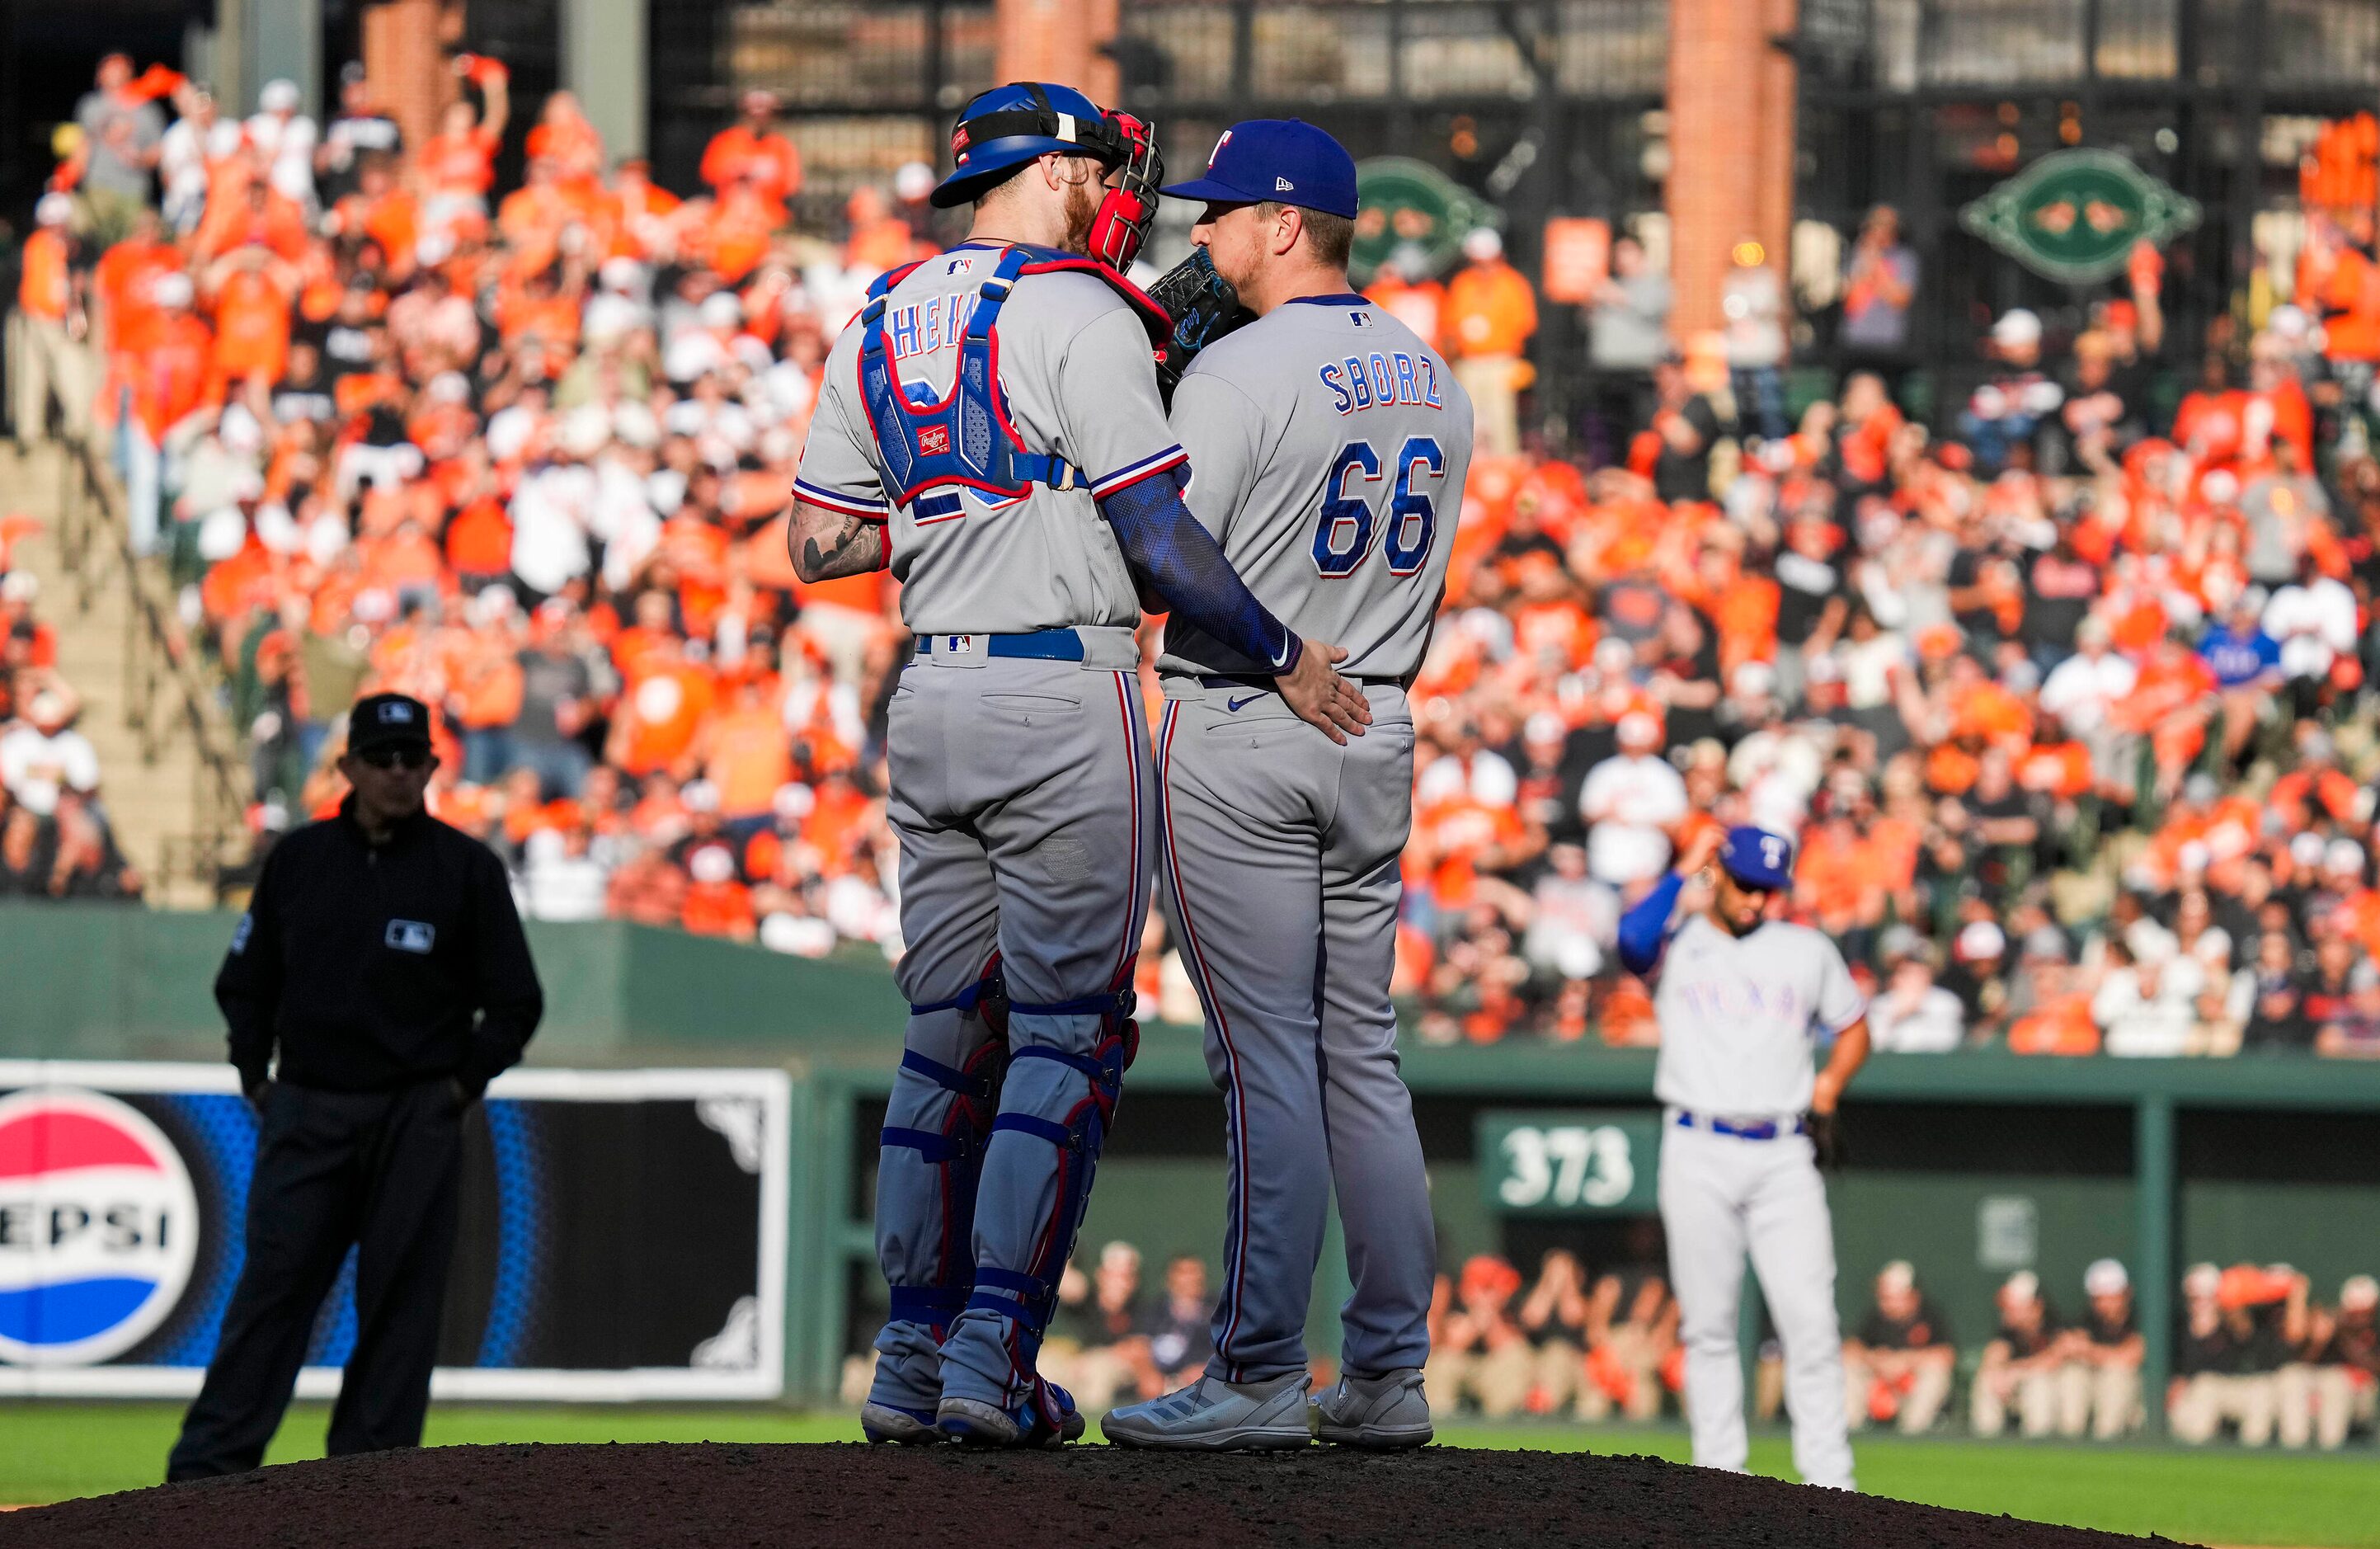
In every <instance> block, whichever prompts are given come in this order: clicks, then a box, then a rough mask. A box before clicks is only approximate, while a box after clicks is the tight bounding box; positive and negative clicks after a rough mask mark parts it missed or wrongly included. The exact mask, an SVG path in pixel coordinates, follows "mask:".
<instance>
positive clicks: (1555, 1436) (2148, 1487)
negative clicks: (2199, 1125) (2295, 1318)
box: [0, 1403, 2380, 1549]
mask: <svg viewBox="0 0 2380 1549" xmlns="http://www.w3.org/2000/svg"><path fill="white" fill-rule="evenodd" d="M180 1418H181V1411H180V1409H179V1408H178V1407H176V1406H173V1405H166V1404H84V1403H52V1404H42V1403H11V1404H0V1502H6V1503H17V1504H29V1503H33V1502H42V1501H55V1500H65V1499H67V1498H69V1497H72V1496H76V1495H92V1494H105V1493H107V1492H109V1491H114V1490H130V1489H138V1488H140V1486H142V1485H146V1484H152V1483H154V1482H157V1480H158V1479H159V1478H160V1477H162V1475H163V1473H164V1461H165V1449H166V1448H167V1447H168V1446H170V1445H172V1443H173V1439H174V1431H175V1427H176V1424H177V1423H178V1422H179V1421H180ZM327 1418H328V1411H327V1410H326V1409H324V1408H323V1407H322V1406H321V1405H299V1406H297V1408H295V1409H292V1410H291V1411H290V1416H289V1421H288V1423H287V1424H285V1425H284V1426H283V1427H282V1430H281V1433H280V1435H279V1436H277V1437H276V1438H274V1440H273V1450H272V1452H271V1454H270V1457H269V1461H271V1462H274V1463H286V1462H294V1461H296V1460H297V1459H299V1458H313V1457H318V1456H320V1454H321V1451H322V1431H323V1427H324V1425H325V1423H326V1422H327ZM858 1435H859V1428H858V1425H857V1423H856V1421H854V1420H853V1419H852V1418H850V1417H849V1416H845V1415H804V1414H794V1413H789V1412H785V1411H783V1410H776V1409H757V1408H735V1409H730V1408H720V1409H602V1408H587V1409H527V1408H519V1409H516V1408H484V1409H465V1408H454V1407H441V1408H439V1409H432V1410H431V1416H430V1434H429V1441H430V1443H431V1445H468V1444H474V1443H488V1442H606V1441H638V1442H692V1441H722V1442H725V1441H734V1442H833V1441H856V1440H857V1439H858ZM1439 1440H1440V1441H1442V1442H1445V1443H1447V1444H1450V1445H1456V1446H1475V1447H1498V1448H1508V1449H1517V1448H1529V1449H1534V1450H1542V1451H1552V1452H1581V1451H1584V1452H1601V1453H1615V1454H1626V1453H1636V1454H1645V1455H1649V1456H1652V1457H1656V1458H1672V1459H1675V1460H1678V1461H1683V1460H1684V1458H1685V1456H1686V1439H1685V1436H1684V1434H1683V1433H1682V1432H1681V1431H1679V1430H1678V1429H1676V1428H1675V1427H1645V1428H1643V1429H1636V1428H1621V1427H1603V1428H1586V1427H1580V1426H1571V1425H1460V1426H1449V1427H1447V1428H1446V1429H1444V1430H1443V1431H1441V1432H1440V1433H1439ZM1857 1445H1858V1451H1859V1472H1860V1484H1861V1487H1862V1488H1864V1489H1865V1490H1868V1491H1870V1492H1872V1493H1874V1494H1880V1495H1894V1496H1899V1497H1900V1498H1902V1499H1904V1500H1913V1501H1925V1502H1929V1503H1931V1504H1933V1505H1936V1506H1957V1507H1960V1508H1961V1509H1963V1510H1968V1511H1983V1512H1990V1513H1994V1514H1998V1513H2001V1512H2006V1513H2007V1514H2009V1515H2010V1516H2012V1517H2021V1518H2032V1519H2036V1520H2041V1521H2048V1522H2064V1523H2070V1524H2072V1525H2075V1526H2078V1527H2091V1528H2106V1529H2109V1530H2111V1531H2118V1532H2128V1533H2152V1532H2155V1533H2162V1534H2164V1535H2165V1536H2167V1537H2168V1538H2174V1539H2181V1540H2185V1541H2188V1542H2193V1543H2224V1544H2285V1545H2293V1546H2321V1549H2380V1510H2375V1509H2374V1502H2375V1501H2380V1468H2375V1461H2374V1458H2373V1456H2372V1453H2371V1450H2370V1448H2369V1447H2368V1446H2367V1445H2361V1444H2359V1445H2357V1446H2355V1447H2353V1448H2351V1449H2350V1451H2348V1452H2346V1453H2344V1454H2341V1455H2338V1456H2336V1457H2308V1456H2304V1455H2300V1454H2287V1453H2274V1452H2259V1453H2249V1452H2240V1451H2238V1450H2236V1449H2226V1448H2219V1447H2218V1448H2214V1449H2211V1450H2207V1451H2186V1450H2183V1449H2180V1448H2165V1447H2154V1446H2126V1447H2117V1446H2091V1445H2033V1444H2027V1443H2022V1442H2003V1443H1988V1444H1987V1443H1980V1442H1970V1441H1961V1440H1954V1439H1944V1440H1938V1441H1936V1440H1924V1441H1907V1440H1903V1439H1901V1438H1900V1437H1897V1436H1888V1437H1878V1436H1863V1437H1861V1438H1859V1441H1858V1444H1857ZM1752 1466H1753V1467H1754V1469H1755V1470H1758V1471H1760V1472H1762V1473H1769V1474H1778V1475H1780V1476H1787V1477H1790V1476H1791V1468H1792V1464H1791V1458H1790V1456H1789V1454H1788V1450H1787V1445H1786V1441H1785V1438H1784V1436H1783V1435H1782V1434H1781V1433H1762V1434H1759V1435H1756V1436H1755V1439H1754V1442H1753V1445H1752Z"/></svg>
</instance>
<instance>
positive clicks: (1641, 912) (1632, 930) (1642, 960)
mask: <svg viewBox="0 0 2380 1549" xmlns="http://www.w3.org/2000/svg"><path fill="white" fill-rule="evenodd" d="M1685 885H1686V879H1685V878H1683V877H1682V876H1680V875H1678V873H1677V872H1670V874H1669V875H1668V876H1665V877H1663V878H1662V879H1661V880H1660V881H1659V882H1658V883H1656V884H1653V891H1652V892H1650V893H1647V894H1645V896H1644V898H1643V900H1642V901H1640V902H1639V903H1638V904H1637V906H1636V907H1635V908H1634V909H1630V910H1629V911H1628V912H1627V913H1626V914H1623V915H1621V917H1620V961H1621V966H1622V967H1624V968H1626V969H1627V970H1628V971H1629V972H1631V973H1634V974H1645V973H1650V972H1652V971H1653V965H1655V964H1656V963H1658V962H1659V961H1660V960H1661V948H1662V947H1664V946H1666V945H1669V941H1670V910H1672V909H1676V908H1677V907H1678V892H1679V890H1680V889H1681V888H1682V887H1684V886H1685Z"/></svg>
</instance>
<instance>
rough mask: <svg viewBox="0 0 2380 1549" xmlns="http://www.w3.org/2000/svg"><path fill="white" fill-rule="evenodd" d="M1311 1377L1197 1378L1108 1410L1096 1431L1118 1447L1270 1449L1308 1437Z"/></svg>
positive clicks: (1296, 1444)
mask: <svg viewBox="0 0 2380 1549" xmlns="http://www.w3.org/2000/svg"><path fill="white" fill-rule="evenodd" d="M1312 1382H1313V1379H1312V1378H1310V1377H1308V1376H1307V1375H1306V1374H1305V1372H1290V1373H1288V1374H1287V1375H1285V1376H1280V1377H1275V1378H1273V1379H1272V1380H1271V1381H1269V1382H1262V1383H1227V1382H1225V1381H1223V1380H1222V1379H1221V1378H1220V1377H1207V1376H1202V1377H1200V1378H1199V1379H1198V1380H1197V1381H1196V1382H1195V1383H1192V1384H1190V1385H1189V1386H1188V1387H1185V1388H1183V1389H1181V1390H1180V1391H1178V1392H1175V1393H1169V1394H1167V1395H1166V1396H1165V1397H1162V1398H1151V1399H1149V1400H1148V1401H1147V1402H1146V1403H1141V1404H1133V1405H1129V1406H1127V1407H1125V1408H1123V1409H1111V1410H1110V1411H1108V1414H1107V1416H1106V1418H1104V1419H1103V1420H1101V1421H1099V1430H1100V1432H1101V1433H1103V1434H1104V1435H1105V1436H1106V1437H1107V1439H1108V1440H1109V1441H1111V1442H1113V1443H1114V1444H1115V1445H1118V1446H1141V1447H1159V1448H1166V1449H1170V1450H1172V1451H1177V1452H1274V1451H1280V1450H1284V1449H1287V1448H1291V1447H1301V1446H1305V1445H1307V1444H1308V1443H1310V1442H1312V1441H1313V1440H1314V1433H1313V1432H1312V1431H1311V1430H1310V1429H1309V1428H1308V1423H1307V1420H1306V1413H1305V1409H1306V1404H1305V1394H1306V1389H1307V1388H1308V1387H1309V1386H1311V1385H1312Z"/></svg>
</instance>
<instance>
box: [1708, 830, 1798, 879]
mask: <svg viewBox="0 0 2380 1549" xmlns="http://www.w3.org/2000/svg"><path fill="white" fill-rule="evenodd" d="M1718 863H1719V864H1720V865H1721V866H1723V867H1725V868H1726V869H1727V874H1728V875H1729V876H1730V877H1733V878H1734V879H1735V884H1736V885H1737V886H1738V887H1758V888H1762V889H1765V890H1767V891H1769V892H1772V893H1773V892H1777V891H1779V890H1780V889H1783V888H1787V887H1791V886H1792V885H1793V841H1792V840H1791V839H1789V838H1787V837H1785V835H1782V834H1771V833H1770V832H1769V831H1768V830H1767V829H1766V828H1755V827H1753V826H1752V825H1751V824H1750V823H1745V824H1744V825H1743V826H1742V827H1739V828H1730V829H1729V830H1728V831H1727V842H1726V843H1725V844H1722V845H1721V846H1719V850H1718Z"/></svg>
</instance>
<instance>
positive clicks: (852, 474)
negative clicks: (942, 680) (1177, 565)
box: [794, 244, 1182, 634]
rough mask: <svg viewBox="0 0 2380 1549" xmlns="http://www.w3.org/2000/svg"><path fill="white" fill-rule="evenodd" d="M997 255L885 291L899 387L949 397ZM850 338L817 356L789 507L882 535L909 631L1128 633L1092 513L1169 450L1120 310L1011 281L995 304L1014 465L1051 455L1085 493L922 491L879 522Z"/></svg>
mask: <svg viewBox="0 0 2380 1549" xmlns="http://www.w3.org/2000/svg"><path fill="white" fill-rule="evenodd" d="M1000 253H1001V250H1000V249H999V248H997V247H990V246H984V245H977V244H966V245H962V246H960V247H956V248H953V249H952V250H950V251H949V252H946V253H943V254H942V255H941V256H940V257H938V258H932V259H929V260H927V261H926V262H924V263H922V264H919V265H918V266H917V269H916V270H914V271H913V272H911V273H910V274H908V275H907V276H906V277H905V278H904V279H903V280H902V281H901V283H900V284H899V285H897V286H894V287H892V294H891V295H890V296H889V297H887V298H886V305H885V311H884V335H885V344H886V350H887V353H888V354H889V355H890V357H891V359H892V367H893V370H894V372H896V373H897V374H898V375H899V377H900V380H901V383H902V384H903V386H904V387H905V388H910V389H917V388H923V389H925V390H927V391H929V392H930V393H931V394H932V395H933V396H934V397H936V398H940V397H941V396H943V395H944V394H946V393H947V392H949V391H950V387H951V383H952V379H953V376H954V374H955V373H956V372H957V370H958V360H959V341H960V339H961V337H962V336H963V335H965V330H966V323H967V319H968V318H969V317H970V316H971V315H972V314H973V312H974V309H975V305H976V301H977V297H978V295H979V293H980V291H981V288H982V286H983V283H984V281H986V280H987V279H989V278H990V277H991V274H992V270H993V267H994V265H996V264H997V263H998V262H999V260H1000ZM860 332H861V330H860V326H859V324H858V323H856V322H855V323H853V324H852V325H851V326H850V327H848V328H845V329H844V331H843V335H842V336H841V337H840V338H838V339H836V340H835V343H834V348H833V350H832V352H831V353H830V354H829V355H828V357H827V363H826V367H825V372H826V377H825V383H824V384H823V385H822V386H821V387H820V391H819V400H818V409H817V411H816V413H815V414H814V415H813V416H812V418H811V420H810V433H809V442H808V444H807V445H806V446H805V447H804V448H803V450H802V461H801V467H800V470H799V472H798V474H797V476H796V477H795V481H794V492H795V494H798V495H799V496H800V497H801V498H802V499H804V500H807V501H808V502H810V503H811V504H813V505H817V506H825V507H826V508H827V509H829V510H832V511H841V512H844V513H847V514H850V515H853V516H856V517H859V518H861V519H863V520H866V521H874V522H885V523H888V524H889V525H888V527H887V531H886V534H885V536H886V539H887V541H888V542H889V543H890V545H891V549H892V574H893V575H894V576H895V577H897V578H899V579H900V581H901V583H902V588H901V614H902V617H903V619H904V621H905V622H906V623H907V624H908V626H909V628H911V629H913V630H915V631H917V633H919V634H944V633H964V632H967V631H974V632H977V633H985V634H1021V633H1024V632H1026V631H1028V630H1033V629H1056V628H1067V627H1069V626H1072V625H1078V624H1119V625H1133V624H1137V623H1138V622H1139V620H1140V603H1139V600H1138V597H1137V594H1136V593H1135V591H1134V587H1133V580H1132V573H1131V571H1130V569H1129V568H1128V567H1126V566H1125V564H1124V559H1123V551H1122V550H1121V549H1120V548H1118V547H1117V545H1116V541H1115V535H1114V534H1113V533H1112V532H1111V531H1109V529H1108V525H1107V523H1106V522H1105V521H1104V520H1102V519H1101V518H1100V517H1099V506H1098V504H1097V502H1098V501H1099V499H1102V498H1105V497H1106V496H1108V495H1110V494H1114V493H1115V492H1117V491H1118V490H1121V489H1123V488H1125V487H1127V486H1129V485H1131V484H1132V483H1134V482H1136V481H1138V480H1140V479H1144V478H1147V477H1148V476H1149V475H1150V474H1152V473H1156V472H1158V471H1160V470H1164V469H1167V468H1171V467H1173V466H1174V465H1175V464H1177V463H1179V462H1180V461H1182V449H1181V447H1180V446H1179V445H1177V444H1176V443H1175V441H1174V438H1173V433H1172V431H1171V430H1169V429H1168V428H1167V426H1166V423H1165V406H1164V403H1163V401H1162V400H1161V399H1160V397H1159V396H1158V394H1157V372H1156V369H1155V366H1154V365H1153V363H1152V361H1151V359H1150V354H1149V346H1148V335H1147V332H1146V331H1145V330H1144V328H1143V327H1142V325H1141V322H1140V319H1139V318H1138V317H1137V316H1136V315H1135V313H1134V312H1133V311H1132V309H1131V308H1130V307H1129V306H1128V305H1126V304H1125V302H1124V300H1123V298H1122V297H1120V296H1118V295H1117V294H1116V293H1115V291H1114V290H1112V289H1111V288H1110V287H1108V286H1106V285H1104V284H1102V283H1101V282H1100V281H1099V280H1097V279H1095V278H1093V277H1091V276H1090V275H1087V274H1028V275H1026V276H1025V277H1024V278H1022V279H1020V280H1018V281H1017V282H1016V287H1015V289H1014V292H1012V293H1011V295H1010V296H1009V298H1008V300H1007V301H1006V302H1005V303H1004V304H1003V305H1002V309H1001V312H1000V323H999V326H998V328H997V329H996V330H995V332H996V334H997V335H998V339H999V345H1000V351H999V363H1000V385H1001V387H1002V391H1003V394H1004V398H1005V402H1006V405H1007V410H1008V415H1009V418H1010V420H1011V421H1012V422H1013V423H1014V425H1015V427H1016V430H1017V433H1018V434H1020V435H1021V436H1022V437H1023V438H1024V441H1025V445H1026V450H1028V451H1031V452H1035V453H1053V452H1054V453H1056V454H1057V455H1059V456H1061V457H1064V458H1065V459H1066V460H1067V461H1069V462H1071V463H1073V464H1074V465H1075V467H1076V468H1078V469H1080V470H1083V472H1084V474H1085V475H1086V477H1087V479H1088V480H1089V488H1088V489H1076V490H1065V491H1060V490H1054V489H1051V488H1050V487H1049V486H1048V485H1046V484H1032V485H1028V486H1027V487H1026V494H1024V495H1023V496H1021V497H1019V498H1016V499H1014V500H1002V499H996V498H994V497H992V496H990V495H986V494H983V493H981V492H980V491H977V490H958V491H953V490H936V491H930V492H928V493H927V494H925V495H923V496H921V497H920V498H919V500H918V501H917V502H916V503H914V504H913V505H912V506H903V507H900V508H899V509H897V510H896V509H893V508H892V504H891V502H890V501H889V500H888V499H887V498H886V495H885V492H884V487H883V485H882V483H881V482H880V472H881V470H882V468H883V458H882V457H881V455H880V453H879V452H878V450H877V446H876V438H875V435H874V434H873V433H871V432H870V431H869V429H868V406H867V403H866V401H865V400H864V399H863V398H862V397H861V396H860V391H859V345H860ZM920 507H925V508H926V509H925V510H924V511H923V512H921V510H920Z"/></svg>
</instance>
